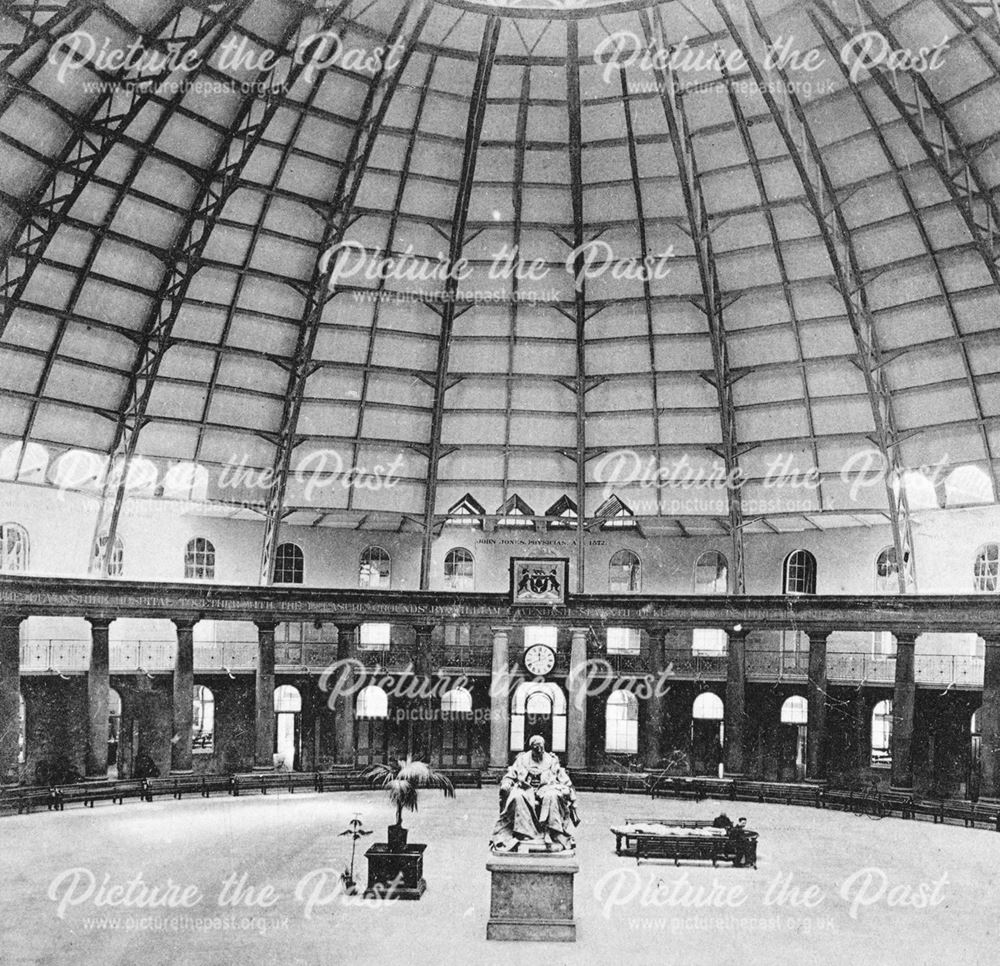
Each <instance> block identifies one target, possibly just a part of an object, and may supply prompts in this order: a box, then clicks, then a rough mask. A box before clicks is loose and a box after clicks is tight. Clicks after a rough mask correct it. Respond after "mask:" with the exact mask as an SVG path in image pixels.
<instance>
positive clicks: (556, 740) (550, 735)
mask: <svg viewBox="0 0 1000 966" xmlns="http://www.w3.org/2000/svg"><path fill="white" fill-rule="evenodd" d="M532 735H541V736H542V737H543V738H544V739H545V748H546V749H547V750H548V751H554V752H557V753H565V751H566V695H565V694H564V693H563V690H562V688H560V687H559V685H558V684H554V683H552V682H551V681H523V682H521V684H519V685H518V686H517V687H516V688H515V689H514V695H513V697H512V698H511V703H510V750H511V751H524V750H525V749H526V748H527V746H528V739H529V738H530V737H531V736H532Z"/></svg>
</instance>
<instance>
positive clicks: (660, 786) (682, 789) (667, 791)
mask: <svg viewBox="0 0 1000 966" xmlns="http://www.w3.org/2000/svg"><path fill="white" fill-rule="evenodd" d="M715 794H717V791H716V790H715V789H713V788H711V787H709V786H707V785H706V784H705V782H703V781H702V780H701V779H698V778H665V779H660V780H658V781H657V780H654V781H653V782H651V783H650V785H649V795H650V798H693V799H694V800H695V801H701V799H703V798H708V797H709V796H710V795H715Z"/></svg>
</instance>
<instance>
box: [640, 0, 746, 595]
mask: <svg viewBox="0 0 1000 966" xmlns="http://www.w3.org/2000/svg"><path fill="white" fill-rule="evenodd" d="M641 19H642V27H643V31H644V33H645V36H646V44H647V46H650V47H652V46H654V45H659V46H658V48H657V49H661V50H665V49H667V43H666V36H665V31H664V29H663V21H662V19H661V17H660V11H659V8H654V9H652V10H646V11H644V13H643V16H642V18H641ZM653 73H654V74H655V76H656V81H657V83H656V87H657V90H658V92H659V100H660V103H661V104H662V105H663V113H664V114H665V116H666V119H667V127H668V129H669V132H670V144H671V147H672V148H673V152H674V158H675V160H676V163H677V174H678V178H679V180H680V185H681V191H682V193H683V196H684V206H685V208H686V209H687V217H688V226H689V231H690V235H691V241H692V242H693V244H694V248H695V256H696V258H697V262H698V277H699V279H700V281H701V290H702V298H703V300H704V305H703V306H702V307H701V308H702V310H703V311H704V313H705V317H706V319H707V321H708V329H709V339H710V341H711V344H712V361H713V366H714V372H713V378H712V380H711V381H712V383H713V385H714V386H715V391H716V394H717V396H718V400H719V418H720V422H721V430H722V450H721V456H722V459H723V462H724V463H725V467H726V479H727V481H729V483H728V487H727V492H726V497H727V502H728V505H729V530H730V536H731V538H732V546H733V592H734V593H737V594H742V593H744V592H745V589H746V577H745V568H744V552H743V499H742V493H741V486H740V483H741V477H740V466H739V448H738V446H737V436H736V406H735V404H734V402H733V378H732V374H731V372H730V368H729V352H728V348H727V345H726V330H725V325H724V322H723V318H722V309H723V304H722V303H723V299H722V291H721V288H720V286H719V277H718V274H717V272H716V268H715V252H714V249H713V246H712V235H711V228H710V227H709V218H708V209H707V208H706V206H705V199H704V196H703V194H702V190H701V182H700V181H699V177H698V168H697V164H696V161H695V157H694V151H693V148H692V145H691V136H690V131H689V129H688V123H687V117H686V115H685V112H684V108H683V105H682V104H681V99H680V97H679V92H678V89H677V80H676V77H675V76H674V73H673V71H670V70H667V69H665V68H663V67H662V66H661V65H659V64H658V63H656V62H655V61H654V71H653Z"/></svg>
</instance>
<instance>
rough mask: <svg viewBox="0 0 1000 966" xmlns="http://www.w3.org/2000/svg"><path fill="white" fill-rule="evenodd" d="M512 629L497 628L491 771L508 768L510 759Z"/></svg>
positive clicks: (494, 636) (494, 654) (492, 700)
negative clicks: (492, 769)
mask: <svg viewBox="0 0 1000 966" xmlns="http://www.w3.org/2000/svg"><path fill="white" fill-rule="evenodd" d="M509 746H510V628H509V627H494V628H493V673H492V675H491V677H490V768H504V769H505V768H506V767H507V760H508V758H509V757H510V754H509Z"/></svg>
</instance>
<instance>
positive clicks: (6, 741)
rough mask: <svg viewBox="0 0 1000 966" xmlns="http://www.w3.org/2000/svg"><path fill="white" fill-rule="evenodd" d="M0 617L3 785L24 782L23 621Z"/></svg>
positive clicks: (0, 764)
mask: <svg viewBox="0 0 1000 966" xmlns="http://www.w3.org/2000/svg"><path fill="white" fill-rule="evenodd" d="M22 620H23V618H22V617H17V616H15V615H12V614H4V615H2V616H0V784H11V785H13V784H16V783H17V782H19V781H20V780H21V769H20V766H19V764H18V761H17V752H18V734H19V730H20V729H19V727H18V722H19V721H20V714H21V635H20V630H21V621H22Z"/></svg>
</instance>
